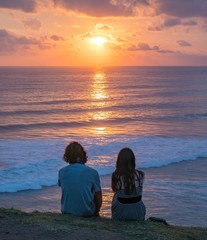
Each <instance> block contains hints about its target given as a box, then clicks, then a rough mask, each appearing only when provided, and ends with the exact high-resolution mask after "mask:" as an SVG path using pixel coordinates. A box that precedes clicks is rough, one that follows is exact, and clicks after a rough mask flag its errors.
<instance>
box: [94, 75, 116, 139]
mask: <svg viewBox="0 0 207 240" xmlns="http://www.w3.org/2000/svg"><path fill="white" fill-rule="evenodd" d="M90 97H91V107H92V109H93V111H91V113H90V117H91V119H92V120H95V125H94V126H93V127H92V128H91V129H90V131H91V132H92V133H93V134H95V135H104V134H107V132H108V126H106V125H105V124H104V122H102V124H101V125H100V121H106V120H108V119H110V117H111V112H110V111H107V110H106V107H110V101H109V94H108V91H107V77H106V74H105V73H104V72H102V71H98V72H95V74H94V76H93V78H92V79H91V93H90ZM96 123H97V124H98V126H96Z"/></svg>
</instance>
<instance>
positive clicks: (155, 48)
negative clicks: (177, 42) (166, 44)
mask: <svg viewBox="0 0 207 240" xmlns="http://www.w3.org/2000/svg"><path fill="white" fill-rule="evenodd" d="M127 50H128V51H155V52H159V53H178V52H177V51H176V52H175V51H171V50H162V49H160V47H159V46H156V45H155V46H153V47H150V46H149V44H147V43H139V44H138V45H132V46H130V47H129V48H128V49H127Z"/></svg>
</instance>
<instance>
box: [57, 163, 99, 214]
mask: <svg viewBox="0 0 207 240" xmlns="http://www.w3.org/2000/svg"><path fill="white" fill-rule="evenodd" d="M58 183H59V186H61V190H62V197H61V211H62V213H71V214H74V215H77V216H92V215H93V214H94V213H95V210H96V206H95V203H94V194H95V192H99V191H101V186H100V179H99V175H98V172H97V171H96V170H95V169H93V168H91V167H88V166H86V165H84V164H80V163H73V164H70V165H68V166H66V167H64V168H62V169H60V171H59V179H58Z"/></svg>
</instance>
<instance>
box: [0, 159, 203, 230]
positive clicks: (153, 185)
mask: <svg viewBox="0 0 207 240" xmlns="http://www.w3.org/2000/svg"><path fill="white" fill-rule="evenodd" d="M143 170H144V172H145V174H146V178H145V184H144V192H143V201H144V203H145V205H146V207H147V216H146V218H148V217H150V216H155V217H162V218H164V219H166V220H167V221H168V223H170V224H173V225H183V226H203V227H207V218H206V213H207V205H206V202H207V187H206V186H207V177H206V176H207V159H204V158H202V159H197V160H194V161H183V162H180V163H174V164H170V165H168V166H165V167H159V168H149V169H143ZM110 177H111V176H110V175H107V176H101V185H102V190H103V205H102V209H101V213H100V214H101V216H105V217H109V218H110V217H111V212H110V206H111V199H112V195H113V193H112V191H111V188H110V185H111V183H110ZM60 197H61V191H60V188H59V187H58V186H54V187H44V188H43V189H41V190H28V191H21V192H17V193H0V207H6V208H10V207H14V208H17V209H21V210H24V211H28V212H30V211H35V210H37V211H52V212H60Z"/></svg>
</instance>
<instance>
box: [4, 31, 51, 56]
mask: <svg viewBox="0 0 207 240" xmlns="http://www.w3.org/2000/svg"><path fill="white" fill-rule="evenodd" d="M0 43H1V44H0V55H3V54H4V55H6V54H12V53H14V52H16V51H19V50H21V51H25V50H30V49H32V48H33V47H38V48H39V49H48V48H50V47H51V46H50V45H49V44H48V43H46V42H45V39H40V40H39V39H36V38H32V37H26V36H16V35H15V34H14V33H11V32H8V31H7V30H5V29H0Z"/></svg>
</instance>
